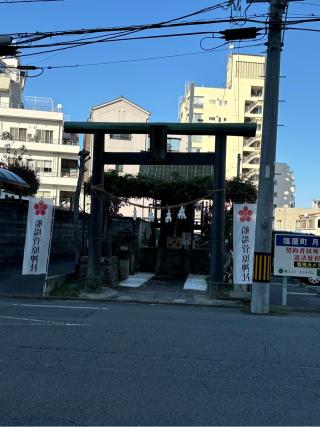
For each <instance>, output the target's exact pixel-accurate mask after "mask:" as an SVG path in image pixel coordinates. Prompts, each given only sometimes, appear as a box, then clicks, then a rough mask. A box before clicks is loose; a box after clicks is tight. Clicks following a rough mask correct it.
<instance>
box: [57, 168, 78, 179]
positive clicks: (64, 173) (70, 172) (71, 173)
mask: <svg viewBox="0 0 320 427" xmlns="http://www.w3.org/2000/svg"><path fill="white" fill-rule="evenodd" d="M60 176H61V177H68V178H77V177H78V169H68V168H61V173H60Z"/></svg>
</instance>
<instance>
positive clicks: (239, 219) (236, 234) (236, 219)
mask: <svg viewBox="0 0 320 427" xmlns="http://www.w3.org/2000/svg"><path fill="white" fill-rule="evenodd" d="M256 212H257V205H256V204H254V203H234V204H233V283H234V284H238V285H248V284H251V283H252V272H253V255H254V239H255V232H256Z"/></svg>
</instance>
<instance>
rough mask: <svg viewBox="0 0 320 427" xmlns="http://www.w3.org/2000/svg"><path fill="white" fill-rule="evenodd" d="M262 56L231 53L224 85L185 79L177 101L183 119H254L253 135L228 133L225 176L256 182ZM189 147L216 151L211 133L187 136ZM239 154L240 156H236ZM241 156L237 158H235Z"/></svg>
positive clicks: (261, 95)
mask: <svg viewBox="0 0 320 427" xmlns="http://www.w3.org/2000/svg"><path fill="white" fill-rule="evenodd" d="M264 70H265V57H264V56H259V55H238V54H237V55H236V54H230V55H229V58H228V64H227V75H226V85H225V87H205V86H197V85H196V84H195V83H193V82H191V83H187V84H186V87H185V94H184V96H183V97H182V98H181V99H180V103H179V120H180V122H182V123H198V122H201V123H202V122H204V123H244V122H245V123H250V122H255V123H257V134H256V136H255V137H251V138H243V137H228V140H227V163H226V176H227V178H232V177H235V176H237V175H240V176H242V177H243V178H250V179H251V180H252V181H253V182H254V183H257V182H258V175H259V162H260V149H261V130H262V110H263V88H264V74H265V71H264ZM188 150H189V151H193V152H210V151H215V138H214V136H190V137H189V138H188ZM239 156H240V157H239ZM239 158H240V160H241V161H240V162H239V161H238V159H239Z"/></svg>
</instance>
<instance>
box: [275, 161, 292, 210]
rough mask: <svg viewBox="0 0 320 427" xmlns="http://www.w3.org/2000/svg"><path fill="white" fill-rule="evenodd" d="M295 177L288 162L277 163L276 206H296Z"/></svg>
mask: <svg viewBox="0 0 320 427" xmlns="http://www.w3.org/2000/svg"><path fill="white" fill-rule="evenodd" d="M295 191H296V187H295V177H294V173H293V171H292V170H291V169H290V167H289V166H288V165H287V163H276V164H275V174H274V201H273V206H274V208H294V207H295Z"/></svg>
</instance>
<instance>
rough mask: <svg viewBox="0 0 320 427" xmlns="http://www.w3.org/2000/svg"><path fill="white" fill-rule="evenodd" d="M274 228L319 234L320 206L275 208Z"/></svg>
mask: <svg viewBox="0 0 320 427" xmlns="http://www.w3.org/2000/svg"><path fill="white" fill-rule="evenodd" d="M274 230H275V231H291V232H298V233H311V234H317V235H320V208H311V209H310V208H275V210H274Z"/></svg>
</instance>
